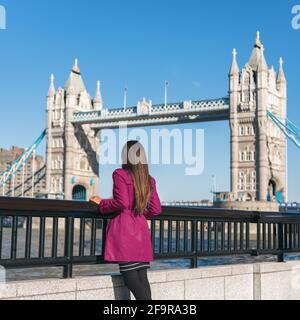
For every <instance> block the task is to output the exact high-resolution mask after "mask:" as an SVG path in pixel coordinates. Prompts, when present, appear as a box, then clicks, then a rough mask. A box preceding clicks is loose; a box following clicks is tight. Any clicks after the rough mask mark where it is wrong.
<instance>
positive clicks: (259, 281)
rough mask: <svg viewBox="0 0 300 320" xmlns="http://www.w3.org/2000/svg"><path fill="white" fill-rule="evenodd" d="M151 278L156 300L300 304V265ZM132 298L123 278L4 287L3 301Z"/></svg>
mask: <svg viewBox="0 0 300 320" xmlns="http://www.w3.org/2000/svg"><path fill="white" fill-rule="evenodd" d="M148 275H149V282H150V283H151V288H152V299H153V300H185V299H190V300H253V299H255V300H260V299H265V300H266V299H293V298H294V299H299V300H300V285H299V288H298V286H297V283H296V282H295V281H296V280H297V279H298V278H300V262H299V261H291V262H286V263H274V262H270V263H256V264H246V265H231V266H214V267H204V268H198V269H176V270H157V271H149V272H148ZM296 277H297V279H296ZM295 279H296V280H295ZM128 299H131V300H134V296H133V294H132V293H131V292H129V291H128V289H127V288H126V287H125V286H124V282H123V279H122V275H112V276H110V275H105V276H95V277H80V278H75V279H61V280H57V279H54V280H51V279H46V280H38V281H24V282H18V283H14V282H12V283H8V284H4V285H0V300H128Z"/></svg>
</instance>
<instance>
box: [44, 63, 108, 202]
mask: <svg viewBox="0 0 300 320" xmlns="http://www.w3.org/2000/svg"><path fill="white" fill-rule="evenodd" d="M101 108H102V97H101V92H100V82H99V81H98V83H97V90H96V95H95V98H94V99H92V98H91V97H90V95H89V94H88V92H87V90H86V87H85V85H84V82H83V79H82V77H81V73H80V69H79V67H78V62H77V60H76V61H75V64H74V66H73V68H72V71H71V74H70V77H69V79H68V81H67V83H66V85H65V87H64V88H61V87H59V88H58V90H57V91H56V90H55V86H54V76H53V75H52V76H51V84H50V88H49V92H48V95H47V135H46V136H47V138H46V141H47V146H46V167H47V168H46V190H47V194H48V195H49V198H58V197H60V198H64V199H65V200H72V199H74V200H85V199H88V197H89V196H91V195H97V194H98V192H99V162H98V160H97V156H98V155H99V147H100V143H99V138H98V136H95V131H94V130H92V129H90V127H89V125H76V126H74V125H73V124H72V123H71V119H72V116H73V113H74V112H82V111H95V110H101Z"/></svg>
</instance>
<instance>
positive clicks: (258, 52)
mask: <svg viewBox="0 0 300 320" xmlns="http://www.w3.org/2000/svg"><path fill="white" fill-rule="evenodd" d="M248 65H249V66H250V67H251V68H252V69H253V70H254V71H258V68H260V71H261V70H264V71H265V69H268V66H267V63H266V59H265V56H264V46H263V44H262V43H261V40H260V32H259V31H257V33H256V40H255V44H254V48H253V50H252V54H251V57H250V59H249V62H248Z"/></svg>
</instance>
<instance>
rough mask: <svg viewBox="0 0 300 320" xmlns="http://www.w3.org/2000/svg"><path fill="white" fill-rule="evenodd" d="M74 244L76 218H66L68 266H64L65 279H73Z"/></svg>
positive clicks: (66, 255)
mask: <svg viewBox="0 0 300 320" xmlns="http://www.w3.org/2000/svg"><path fill="white" fill-rule="evenodd" d="M73 243H74V218H73V217H68V218H66V223H65V258H67V259H68V264H67V265H65V266H64V271H63V277H64V278H65V279H66V278H72V276H73Z"/></svg>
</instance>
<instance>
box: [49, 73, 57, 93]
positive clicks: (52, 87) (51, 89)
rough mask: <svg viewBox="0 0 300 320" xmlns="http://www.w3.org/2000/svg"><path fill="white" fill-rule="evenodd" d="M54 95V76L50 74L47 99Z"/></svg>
mask: <svg viewBox="0 0 300 320" xmlns="http://www.w3.org/2000/svg"><path fill="white" fill-rule="evenodd" d="M54 95H55V86H54V75H53V73H52V74H51V77H50V87H49V91H48V98H49V97H54Z"/></svg>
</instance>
